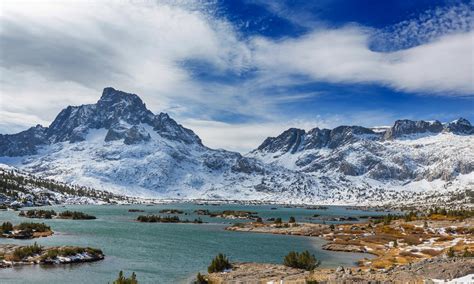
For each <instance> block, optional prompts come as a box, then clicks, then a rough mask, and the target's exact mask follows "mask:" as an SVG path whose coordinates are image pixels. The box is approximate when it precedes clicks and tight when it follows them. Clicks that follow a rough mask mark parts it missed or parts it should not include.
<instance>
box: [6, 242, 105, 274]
mask: <svg viewBox="0 0 474 284" xmlns="http://www.w3.org/2000/svg"><path fill="white" fill-rule="evenodd" d="M102 259H104V254H103V252H102V251H101V250H100V249H95V248H90V247H87V248H82V247H75V246H61V247H43V246H40V245H37V244H36V243H34V244H33V245H30V246H22V245H13V244H0V268H7V267H11V266H18V265H31V264H44V265H57V264H70V263H82V262H92V261H98V260H102Z"/></svg>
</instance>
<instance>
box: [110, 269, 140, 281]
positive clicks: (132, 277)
mask: <svg viewBox="0 0 474 284" xmlns="http://www.w3.org/2000/svg"><path fill="white" fill-rule="evenodd" d="M113 284H138V281H137V275H136V274H135V272H132V276H130V277H125V276H123V271H122V270H120V272H119V276H118V278H117V279H116V280H115V281H114V282H113Z"/></svg>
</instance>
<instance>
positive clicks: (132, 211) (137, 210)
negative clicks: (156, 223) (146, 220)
mask: <svg viewBox="0 0 474 284" xmlns="http://www.w3.org/2000/svg"><path fill="white" fill-rule="evenodd" d="M128 212H130V213H136V212H145V210H141V209H133V208H132V209H128Z"/></svg>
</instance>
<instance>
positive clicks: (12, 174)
mask: <svg viewBox="0 0 474 284" xmlns="http://www.w3.org/2000/svg"><path fill="white" fill-rule="evenodd" d="M129 201H133V200H132V199H131V198H128V197H125V196H121V195H115V194H112V193H110V192H106V191H98V190H94V189H91V188H87V187H83V186H71V185H68V184H64V183H60V182H57V181H54V180H48V179H43V178H40V177H37V176H35V175H32V174H29V173H27V172H24V171H21V170H18V169H16V168H14V167H10V166H7V165H3V164H0V206H11V207H23V206H42V205H53V204H105V203H117V202H129Z"/></svg>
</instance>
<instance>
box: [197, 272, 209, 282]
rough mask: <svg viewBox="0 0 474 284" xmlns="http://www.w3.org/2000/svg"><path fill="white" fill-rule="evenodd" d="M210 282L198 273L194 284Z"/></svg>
mask: <svg viewBox="0 0 474 284" xmlns="http://www.w3.org/2000/svg"><path fill="white" fill-rule="evenodd" d="M208 283H209V282H208V281H207V280H206V278H204V276H202V274H201V273H198V274H197V276H196V281H194V284H208Z"/></svg>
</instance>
